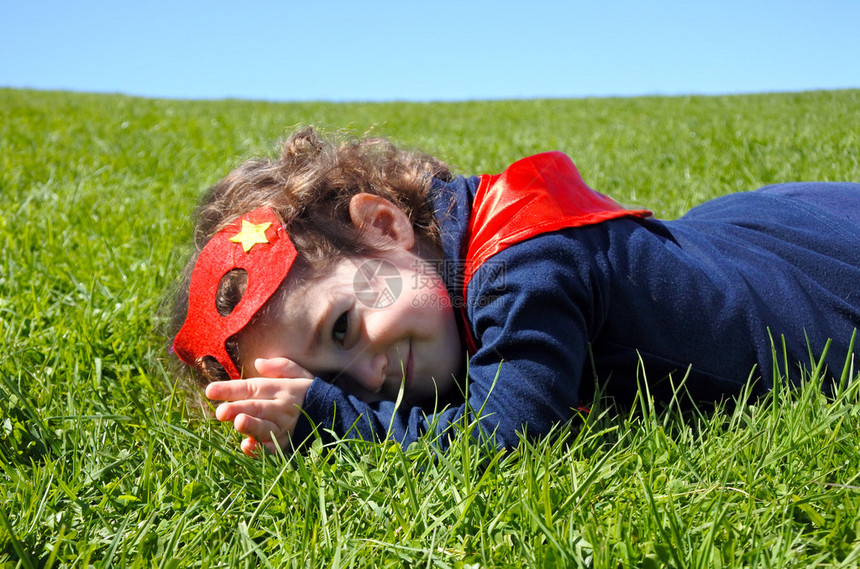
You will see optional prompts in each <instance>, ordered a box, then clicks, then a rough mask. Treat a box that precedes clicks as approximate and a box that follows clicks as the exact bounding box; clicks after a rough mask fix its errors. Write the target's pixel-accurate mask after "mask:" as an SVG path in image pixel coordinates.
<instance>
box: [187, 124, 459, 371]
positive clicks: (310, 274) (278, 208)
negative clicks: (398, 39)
mask: <svg viewBox="0 0 860 569" xmlns="http://www.w3.org/2000/svg"><path fill="white" fill-rule="evenodd" d="M434 177H435V178H440V179H443V180H450V179H451V173H450V171H449V169H448V167H447V166H446V165H445V164H444V163H442V162H440V161H439V160H437V159H436V158H434V157H432V156H429V155H427V154H423V153H420V152H413V151H406V150H401V149H399V148H397V147H396V146H394V145H393V144H392V143H391V142H390V141H388V140H386V139H383V138H360V139H347V140H343V141H332V140H329V139H326V138H323V137H322V136H320V134H319V133H318V132H317V131H316V130H315V129H313V128H312V127H306V128H302V129H300V130H297V131H296V132H294V133H293V134H292V135H291V136H289V138H287V139H286V140H285V141H284V142H283V143H282V145H281V152H280V157H279V158H278V159H266V158H255V159H250V160H247V161H246V162H244V163H242V164H241V165H240V166H239V167H237V168H236V169H234V170H233V171H232V172H230V173H229V174H228V175H227V176H226V177H225V178H224V179H222V180H221V181H219V182H218V183H216V184H215V185H214V186H212V187H210V188H209V189H208V190H207V191H206V193H205V194H204V196H203V198H202V200H201V202H200V205H199V206H198V208H197V211H196V213H195V219H196V223H195V230H194V245H195V250H194V252H193V253H192V255H191V257H190V259H189V260H188V262H187V264H186V266H185V269H184V270H183V272H182V275H181V277H180V282H179V283H178V286H177V288H176V290H177V292H176V295H175V299H174V303H173V306H174V309H173V314H172V317H171V337H174V336H175V335H176V333H177V332H178V331H179V329H180V328H181V326H182V324H183V322H184V321H185V317H186V314H187V311H188V289H189V285H190V281H191V271H192V269H193V268H194V265H195V263H196V261H197V258H198V256H199V255H200V252H201V251H202V250H203V248H204V247H205V246H206V243H208V242H209V240H210V239H211V238H212V237H213V236H214V235H216V234H217V233H218V232H219V231H221V230H222V229H224V228H225V227H227V226H228V225H229V224H230V223H231V222H233V221H234V220H235V219H237V218H238V217H240V216H241V215H243V214H245V213H248V212H250V211H253V210H255V209H257V208H259V207H264V206H266V207H269V208H270V209H272V211H274V212H275V213H276V214H277V215H278V217H280V219H281V220H282V221H283V222H284V224H285V227H286V229H287V232H288V233H289V235H290V239H291V240H292V241H293V244H294V245H295V247H296V250H297V252H298V257H297V259H296V261H295V263H294V265H293V268H292V269H291V270H290V273H291V274H290V278H291V279H292V278H293V277H294V275H296V276H299V277H300V278H301V279H303V280H307V279H313V278H315V276H318V275H321V274H324V273H325V271H326V270H327V269H328V268H329V267H330V266H331V265H332V264H333V263H334V261H335V260H337V259H340V258H343V257H345V256H362V255H369V254H372V253H374V252H376V251H378V249H377V248H376V247H375V246H374V245H373V244H372V243H368V242H367V241H366V240H363V239H362V238H361V233H362V228H361V227H356V226H355V225H354V224H353V223H352V220H351V219H350V215H349V202H350V199H351V198H352V197H353V196H354V195H356V194H359V193H363V192H366V193H370V194H374V195H377V196H381V197H384V198H385V199H387V200H389V201H390V202H392V203H393V204H394V205H396V206H397V207H399V208H400V209H401V210H403V211H404V212H405V213H406V215H407V216H408V217H409V219H410V220H411V221H412V225H413V228H414V229H415V233H416V237H417V238H418V239H420V240H424V241H429V242H430V243H432V244H437V245H438V242H439V228H438V224H437V222H436V217H435V215H434V211H433V206H432V203H431V201H430V199H429V190H430V186H431V181H432V179H433V178H434ZM246 279H247V275H246V274H245V273H244V272H243V271H233V272H231V273H228V275H227V276H226V277H225V278H224V279H223V280H222V281H221V283H220V285H219V289H218V295H217V301H216V302H217V305H218V311H219V312H220V313H221V314H223V315H226V314H229V313H230V312H231V311H232V309H233V307H235V306H236V304H238V302H239V300H241V298H242V294H243V293H244V289H245V285H246ZM261 312H263V311H261ZM227 350H228V353H230V355H231V357H232V358H233V360H234V361H236V360H238V357H237V353H238V350H237V346H236V341H235V338H231V339H230V340H228V343H227ZM236 363H237V365H238V362H236ZM199 367H200V369H197V370H195V371H196V372H197V374H195V375H196V377H195V379H196V380H197V381H198V383H207V382H209V381H214V380H220V379H224V378H226V373H225V372H224V370H223V368H221V366H220V365H219V364H218V363H217V362H215V360H214V359H212V358H204V361H202V362H200V366H199ZM199 374H202V375H199Z"/></svg>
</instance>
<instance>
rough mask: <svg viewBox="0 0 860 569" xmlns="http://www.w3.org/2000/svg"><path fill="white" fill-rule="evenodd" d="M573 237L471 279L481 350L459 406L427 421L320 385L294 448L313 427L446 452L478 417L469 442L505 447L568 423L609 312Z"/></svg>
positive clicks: (531, 249) (588, 259)
mask: <svg viewBox="0 0 860 569" xmlns="http://www.w3.org/2000/svg"><path fill="white" fill-rule="evenodd" d="M574 231H582V230H581V229H580V230H564V231H559V232H555V233H550V234H546V235H542V236H539V237H536V238H533V239H530V240H528V241H525V242H523V243H520V244H518V245H515V246H512V247H510V248H508V249H506V250H504V251H502V252H501V253H499V254H497V255H496V256H494V257H493V258H492V259H490V260H489V261H488V262H487V263H485V264H484V265H483V266H482V267H481V268H480V269H478V271H476V273H475V275H474V276H473V277H472V280H471V282H470V285H469V289H468V293H467V298H466V299H465V303H466V310H467V315H468V320H469V322H470V324H471V326H472V328H473V331H474V334H475V337H476V338H477V340H478V349H477V351H476V352H475V353H474V354H473V356H472V357H471V358H470V360H469V364H468V385H467V388H466V389H465V392H466V393H465V395H466V396H467V397H466V399H465V403H462V404H459V405H454V406H449V407H447V408H444V409H442V410H440V411H437V412H436V413H433V414H425V412H424V411H423V410H422V409H421V408H417V407H415V408H403V407H401V408H397V407H396V405H395V404H394V403H393V402H390V401H383V402H377V403H373V404H368V403H365V402H362V401H360V400H359V399H357V398H355V397H353V396H351V395H348V394H346V393H344V392H343V391H342V390H341V389H339V388H338V387H335V386H333V385H329V384H327V383H325V382H323V381H322V380H316V381H315V382H314V383H313V385H312V386H311V389H310V390H309V391H308V394H307V397H306V398H305V403H304V406H303V410H304V412H305V414H306V416H305V417H304V418H303V419H302V420H301V421H300V422H299V425H298V426H297V428H296V432H295V434H294V440H297V441H298V440H299V439H302V438H304V437H306V436H308V435H309V434H310V432H311V424H312V423H313V424H315V425H316V426H317V428H318V429H319V430H320V433H321V434H322V435H323V436H324V437H325V431H326V430H328V429H331V430H332V431H333V432H334V433H336V434H337V435H338V436H341V437H360V438H362V439H365V440H381V439H385V438H388V439H392V440H396V441H397V442H399V443H400V444H402V445H403V446H407V445H408V444H409V443H411V442H413V441H415V440H416V439H418V438H419V437H422V436H425V435H429V436H431V437H435V438H436V439H437V440H436V444H437V446H439V447H442V448H444V447H446V446H447V444H448V441H449V438H450V437H451V436H456V435H457V430H458V428H459V427H460V426H463V425H467V424H469V423H470V422H473V421H474V420H475V419H476V418H477V419H478V425H479V427H480V428H479V429H476V430H473V432H472V434H473V436H483V437H488V438H490V439H492V440H493V441H494V442H495V444H496V445H498V446H500V447H507V448H511V447H514V446H516V444H517V443H518V441H519V438H520V435H521V434H523V433H525V434H526V435H527V436H529V437H532V436H539V435H542V434H545V433H547V432H548V431H549V429H550V428H551V427H552V426H553V425H554V424H557V423H562V422H565V421H567V420H569V419H571V418H572V417H573V416H574V415H575V413H576V411H575V408H576V407H577V405H578V404H579V387H580V382H581V380H582V377H583V370H584V369H585V367H586V363H587V358H588V343H589V341H590V339H591V336H592V334H593V333H594V331H595V330H599V328H600V325H601V315H602V314H604V313H605V310H604V308H603V306H604V295H603V291H604V290H605V288H606V287H605V286H604V285H603V283H602V282H601V281H602V279H601V278H600V276H599V275H600V274H601V273H602V271H600V270H599V267H598V265H599V256H597V255H595V254H594V253H593V251H589V250H588V246H587V245H586V244H584V243H582V242H580V241H579V240H578V239H573V237H572V236H573V235H574V233H573V232H574ZM589 232H590V231H589V230H586V231H585V233H589ZM586 380H587V381H591V378H590V377H587V378H586ZM461 401H462V399H461Z"/></svg>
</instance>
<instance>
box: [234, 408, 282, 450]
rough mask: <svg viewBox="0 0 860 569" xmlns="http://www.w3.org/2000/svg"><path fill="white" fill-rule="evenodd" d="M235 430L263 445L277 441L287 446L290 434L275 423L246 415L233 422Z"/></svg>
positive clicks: (237, 417)
mask: <svg viewBox="0 0 860 569" xmlns="http://www.w3.org/2000/svg"><path fill="white" fill-rule="evenodd" d="M233 428H234V429H236V430H237V431H238V432H240V433H242V434H243V435H245V436H247V437H251V438H253V439H255V440H256V441H259V442H262V443H266V442H269V441H272V440H277V442H278V444H286V442H287V440H288V439H289V434H288V433H286V432H284V430H283V429H282V428H281V427H279V426H278V425H276V424H275V423H273V422H271V421H267V420H265V419H260V418H258V417H252V416H250V415H245V414H244V413H240V414H239V415H237V416H236V418H235V419H234V420H233Z"/></svg>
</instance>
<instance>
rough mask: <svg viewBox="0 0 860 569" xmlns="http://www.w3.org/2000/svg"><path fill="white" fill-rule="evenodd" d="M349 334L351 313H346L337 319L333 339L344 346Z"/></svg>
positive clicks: (332, 333)
mask: <svg viewBox="0 0 860 569" xmlns="http://www.w3.org/2000/svg"><path fill="white" fill-rule="evenodd" d="M347 332H349V313H348V312H344V313H343V314H341V315H340V316H338V317H337V320H335V322H334V328H332V331H331V337H332V339H334V341H335V342H337V343H338V344H343V342H344V341H345V340H346V334H347Z"/></svg>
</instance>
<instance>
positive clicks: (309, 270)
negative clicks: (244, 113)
mask: <svg viewBox="0 0 860 569" xmlns="http://www.w3.org/2000/svg"><path fill="white" fill-rule="evenodd" d="M197 213H198V215H197V220H198V221H197V227H196V233H195V236H196V237H195V242H196V245H197V254H195V255H194V257H193V258H192V259H191V260H190V262H189V263H188V266H187V268H186V272H185V276H184V281H183V282H184V285H183V286H182V290H183V291H184V292H183V293H182V294H181V297H180V298H179V299H178V301H177V304H176V305H177V310H176V316H175V319H174V321H175V324H176V329H178V332H177V334H176V336H175V340H174V344H173V347H174V350H175V352H176V354H177V355H178V356H179V358H180V359H181V360H182V361H184V362H185V363H187V364H189V365H190V366H192V367H193V368H194V369H195V370H197V372H198V375H199V378H200V380H201V382H202V383H203V384H207V385H206V388H205V389H206V391H205V393H206V396H207V397H208V398H210V399H212V400H215V401H223V403H221V404H220V405H219V406H218V407H217V410H216V416H217V418H218V419H219V420H221V421H231V422H232V423H233V425H234V427H235V429H236V430H237V431H239V432H240V433H242V434H243V435H245V437H246V438H245V440H244V441H243V443H242V449H243V450H244V451H245V452H247V453H253V452H254V451H255V450H256V449H257V448H258V445H259V444H263V445H265V446H266V447H268V448H269V449H270V450H274V449H275V448H276V445H280V446H282V447H284V446H287V445H288V444H290V442H291V441H293V442H295V443H297V444H298V443H300V442H301V441H303V440H305V439H306V438H307V437H308V436H309V435H310V434H311V433H312V431H313V428H314V426H317V427H319V429H320V432H323V431H324V430H325V429H331V430H333V431H334V432H335V433H336V434H338V435H340V436H356V437H362V438H365V439H368V440H374V439H380V438H384V437H386V436H387V437H390V438H392V439H395V440H397V441H398V442H400V443H401V444H404V445H406V444H408V443H409V442H411V441H414V440H416V438H418V437H421V436H423V435H425V433H426V432H427V431H428V430H429V429H430V427H431V426H432V427H433V428H435V429H436V430H437V431H440V432H441V431H442V430H444V429H446V428H448V427H450V426H451V425H453V424H455V423H458V422H462V420H463V417H464V414H466V413H471V412H472V410H481V413H480V423H479V424H480V428H481V430H482V431H483V434H485V435H488V436H492V437H494V440H495V442H496V444H498V445H499V446H502V447H511V446H514V445H516V444H517V441H518V440H519V434H520V433H523V432H526V433H527V434H528V435H529V436H533V435H541V434H544V433H546V432H548V431H549V430H550V428H551V427H552V426H553V425H554V424H557V423H562V422H565V421H568V420H570V419H571V418H572V417H573V416H574V415H575V414H576V412H577V411H576V409H577V407H578V406H579V405H580V403H581V402H583V401H585V402H587V401H588V399H589V397H590V395H591V394H592V392H591V390H592V389H593V386H594V384H595V382H597V383H598V384H599V385H600V386H601V390H603V391H605V393H606V394H607V395H610V396H614V397H616V398H621V399H624V400H630V399H631V397H632V396H633V394H635V393H636V390H637V389H638V384H639V383H638V382H640V381H645V378H647V382H648V390H649V392H650V394H651V395H652V396H655V397H656V398H661V397H669V396H671V393H672V392H673V385H674V386H677V385H678V383H679V382H681V381H682V380H683V379H684V378H686V379H685V382H684V386H685V389H686V390H687V391H688V392H689V394H690V396H691V397H692V398H693V399H694V400H696V401H702V400H705V401H707V400H716V399H721V398H724V397H726V396H732V395H735V394H738V393H739V392H740V390H741V389H742V388H743V387H744V386H745V385H746V384H747V382H748V379H749V378H750V373H751V371H752V372H753V373H754V375H755V376H757V377H758V379H757V381H756V383H755V384H754V391H755V394H761V393H764V392H766V391H767V390H769V389H770V388H771V387H772V378H773V377H774V373H773V370H774V369H775V366H776V367H778V369H780V370H782V371H783V372H784V373H787V374H788V375H789V377H788V378H787V379H788V380H789V381H792V382H796V381H797V380H798V378H799V375H800V366H799V363H800V362H807V363H808V362H809V357H810V353H811V354H818V355H820V354H822V353H823V352H824V351H825V347H826V344H827V342H828V340H832V345H830V347H829V350H826V352H827V355H826V360H825V362H826V365H827V366H828V368H829V369H830V370H831V372H833V373H836V374H838V373H841V370H842V369H843V366H844V364H845V362H846V358H849V357H853V355H854V353H856V351H857V350H856V349H855V348H854V345H853V342H852V337H853V333H854V331H855V330H856V329H857V328H858V327H860V184H850V183H796V184H781V185H775V186H769V187H766V188H762V189H760V190H758V191H755V192H748V193H740V194H735V195H730V196H726V197H723V198H719V199H716V200H713V201H711V202H708V203H705V204H703V205H700V206H698V207H696V208H694V209H693V210H691V211H690V212H689V213H688V214H687V215H685V216H684V217H682V218H681V219H678V220H675V221H661V220H658V219H655V218H653V217H652V216H651V214H650V212H648V211H646V210H630V209H625V208H623V207H621V206H620V205H618V204H617V203H615V202H614V201H612V200H611V199H609V198H607V197H606V196H604V195H602V194H599V193H597V192H594V191H593V190H591V189H589V188H588V187H587V186H586V185H585V184H584V183H583V181H582V179H581V178H580V176H579V173H578V172H577V170H576V167H575V166H574V165H573V163H572V162H571V161H570V159H569V158H568V157H567V156H565V155H564V154H561V153H558V152H551V153H545V154H538V155H536V156H531V157H528V158H525V159H522V160H519V161H518V162H515V163H514V164H513V165H511V166H510V167H509V168H508V169H507V170H505V171H504V172H503V173H501V174H499V175H495V176H474V177H462V176H461V177H453V176H452V175H451V174H450V173H449V171H448V169H447V167H446V166H445V165H444V164H442V163H441V162H439V161H438V160H436V159H434V158H432V157H430V156H426V155H422V154H418V153H411V152H405V151H401V150H398V149H396V148H395V147H394V146H392V145H391V144H390V143H389V142H386V141H384V140H379V139H368V140H360V141H352V142H347V143H342V144H334V143H331V142H328V141H326V140H324V139H322V138H321V137H320V136H319V135H318V134H317V133H316V132H314V131H313V130H312V129H304V130H301V131H298V132H296V133H294V134H293V135H292V136H291V137H290V138H289V140H287V141H286V142H285V143H284V145H283V148H282V154H281V157H280V159H279V160H253V161H249V162H246V163H245V164H242V165H241V166H239V167H238V168H237V169H236V170H234V171H233V172H232V173H230V174H229V175H228V176H227V177H226V178H224V179H223V180H221V181H220V182H219V183H218V184H216V185H215V186H213V187H212V188H210V189H209V191H208V193H207V194H206V196H205V197H204V199H203V201H202V204H201V206H200V208H199V210H198V212H197ZM780 335H782V336H784V338H785V340H784V341H785V357H786V359H785V361H776V362H775V361H774V357H773V350H772V341H771V338H779V336H780ZM780 354H782V351H781V350H780ZM643 370H644V372H643ZM222 380H223V381H222ZM467 387H468V389H466V388H467ZM463 393H468V399H467V400H466V399H465V398H464V396H463ZM401 395H402V400H401V401H399V402H398V397H399V396H401ZM461 424H462V423H461ZM431 435H434V433H431ZM445 442H446V438H445V437H444V436H443V437H441V438H440V440H439V444H440V445H442V446H444V445H445Z"/></svg>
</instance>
